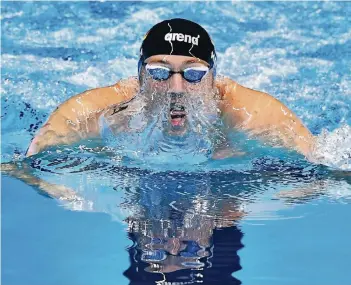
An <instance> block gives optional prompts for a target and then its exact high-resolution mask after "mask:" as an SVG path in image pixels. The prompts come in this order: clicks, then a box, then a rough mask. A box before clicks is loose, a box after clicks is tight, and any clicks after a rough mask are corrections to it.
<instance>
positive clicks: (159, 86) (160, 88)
mask: <svg viewBox="0 0 351 285" xmlns="http://www.w3.org/2000/svg"><path fill="white" fill-rule="evenodd" d="M145 83H146V84H145V86H146V90H148V91H149V92H157V93H163V92H166V91H167V90H168V89H169V84H168V81H156V80H153V79H149V80H146V82H145Z"/></svg>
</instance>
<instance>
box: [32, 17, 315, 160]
mask: <svg viewBox="0 0 351 285" xmlns="http://www.w3.org/2000/svg"><path fill="white" fill-rule="evenodd" d="M138 96H139V97H140V96H144V98H146V99H145V100H144V103H143V104H144V105H142V106H140V108H139V109H138V108H136V107H135V106H134V108H132V107H130V103H131V102H132V101H133V100H134V99H135V98H136V97H138ZM199 96H200V97H201V98H199ZM134 101H135V100H134ZM162 102H163V103H162ZM164 102H166V104H164ZM189 102H190V103H189ZM196 102H198V103H196ZM162 104H163V105H164V106H166V113H167V116H166V119H163V125H162V126H163V127H164V128H166V129H167V132H168V133H171V134H173V135H181V134H184V132H186V131H187V130H188V129H189V125H190V124H191V119H190V118H191V117H192V118H194V116H195V115H194V114H195V113H200V114H196V116H197V118H198V119H199V118H200V117H201V115H202V114H201V112H204V113H206V112H207V113H209V114H210V115H209V116H218V117H220V118H221V120H222V122H223V124H224V125H225V126H226V127H227V129H231V130H238V131H244V132H245V133H247V134H249V135H254V136H257V137H260V138H263V139H265V140H267V139H268V140H269V141H270V142H272V141H274V142H275V143H276V142H278V143H279V144H280V145H283V146H285V147H290V148H294V149H295V150H297V151H298V152H300V153H302V154H303V155H306V156H307V155H308V154H309V153H310V152H311V150H312V148H313V142H314V141H313V136H312V134H311V133H310V131H309V130H308V129H307V128H306V127H304V125H303V124H302V122H301V121H300V119H299V118H297V116H296V115H295V114H293V112H291V111H290V110H289V109H288V108H287V107H286V106H284V105H283V104H282V103H281V102H279V101H278V100H276V99H275V98H273V97H272V96H270V95H268V94H265V93H262V92H258V91H254V90H251V89H248V88H245V87H243V86H241V85H239V84H237V83H236V82H234V81H233V80H231V79H229V78H224V77H219V76H216V52H215V48H214V45H213V42H212V40H211V38H210V36H209V35H208V33H207V32H206V31H205V30H204V29H203V28H202V27H201V26H200V25H198V24H196V23H194V22H191V21H188V20H184V19H171V20H165V21H163V22H160V23H158V24H156V25H155V26H154V27H152V28H151V29H150V30H149V32H148V33H147V34H146V35H145V37H144V40H143V42H142V45H141V49H140V60H139V64H138V78H129V79H126V80H121V81H119V82H118V83H116V84H115V85H113V86H109V87H103V88H97V89H94V90H89V91H86V92H84V93H82V94H78V95H76V96H74V97H72V98H70V99H69V100H67V101H66V102H64V103H63V104H61V105H60V106H59V107H58V108H57V109H56V110H55V111H54V112H53V113H52V114H51V116H50V118H49V119H48V121H47V123H46V124H45V125H44V126H43V127H42V128H41V129H40V130H39V132H38V133H37V135H36V136H35V138H34V139H33V141H32V143H31V144H30V146H29V148H28V151H27V156H31V155H34V154H37V153H39V152H40V151H42V150H44V149H46V148H48V147H50V146H54V145H60V144H72V143H75V142H78V141H80V140H83V139H89V138H95V137H99V136H101V134H102V128H104V126H103V124H102V122H105V123H106V122H107V123H108V127H109V128H110V129H112V130H113V132H115V133H116V132H117V133H118V132H119V131H126V130H127V129H128V127H127V126H126V125H128V124H129V123H128V122H130V120H129V121H128V120H127V121H125V122H123V118H124V117H127V116H133V115H137V114H138V113H143V114H144V115H145V118H147V117H152V116H153V117H157V116H160V115H159V114H161V111H159V110H158V109H157V108H161V107H160V106H161V105H162ZM163 105H162V106H163ZM189 106H193V107H189ZM162 108H163V107H162ZM155 110H157V111H155ZM164 110H165V109H163V112H164ZM116 114H118V118H119V119H118V120H116V119H113V118H114V116H115V115H116ZM206 116H207V115H206ZM102 118H103V119H102ZM121 118H122V119H121ZM206 118H207V117H206ZM156 119H157V118H156ZM199 120H200V121H201V118H200V119H199ZM141 121H143V119H142V120H141ZM145 121H148V119H145ZM208 122H210V123H209V124H211V121H208ZM105 125H106V124H105ZM217 147H218V149H219V151H218V152H217V153H214V154H213V157H214V158H223V157H226V156H228V155H227V154H228V150H225V151H224V152H223V151H222V152H221V150H223V148H222V146H217ZM224 149H225V148H224Z"/></svg>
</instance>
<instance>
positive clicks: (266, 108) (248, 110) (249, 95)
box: [216, 77, 285, 124]
mask: <svg viewBox="0 0 351 285" xmlns="http://www.w3.org/2000/svg"><path fill="white" fill-rule="evenodd" d="M216 87H217V88H218V90H219V93H220V95H221V98H222V102H221V108H222V111H223V113H225V114H231V115H232V116H233V118H235V121H236V122H237V123H239V124H241V123H242V122H243V121H245V122H247V123H248V122H249V121H251V122H252V121H253V120H252V119H254V118H258V117H260V118H263V117H265V119H269V114H270V113H271V111H272V109H277V108H280V107H281V106H282V107H285V106H284V105H283V104H282V103H281V102H280V101H279V100H277V99H275V98H274V97H273V96H271V95H269V94H267V93H264V92H260V91H257V90H253V89H250V88H247V87H244V86H242V85H240V84H238V83H237V82H235V81H234V80H232V79H230V78H227V77H221V78H219V80H217V81H216Z"/></svg>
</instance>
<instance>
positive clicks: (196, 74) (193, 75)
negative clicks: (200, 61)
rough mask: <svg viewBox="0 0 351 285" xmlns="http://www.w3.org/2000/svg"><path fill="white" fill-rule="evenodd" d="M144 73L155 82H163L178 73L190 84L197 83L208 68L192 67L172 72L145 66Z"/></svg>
mask: <svg viewBox="0 0 351 285" xmlns="http://www.w3.org/2000/svg"><path fill="white" fill-rule="evenodd" d="M145 69H146V71H147V72H148V73H149V74H150V76H151V77H152V79H154V80H157V81H164V80H167V79H168V78H170V77H171V76H172V75H173V74H175V73H179V74H181V75H182V77H183V78H184V79H185V80H186V81H188V82H190V83H198V82H200V81H201V80H202V78H203V77H204V76H205V75H206V74H207V72H208V71H209V68H208V67H206V66H194V67H189V68H186V69H184V70H182V71H173V70H171V69H169V68H167V67H165V66H162V65H150V64H146V67H145Z"/></svg>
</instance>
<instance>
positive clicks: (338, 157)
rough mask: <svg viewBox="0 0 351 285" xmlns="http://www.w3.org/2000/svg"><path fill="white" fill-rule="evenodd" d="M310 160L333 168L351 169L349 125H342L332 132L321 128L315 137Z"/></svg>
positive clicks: (350, 131)
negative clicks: (320, 131)
mask: <svg viewBox="0 0 351 285" xmlns="http://www.w3.org/2000/svg"><path fill="white" fill-rule="evenodd" d="M310 160H311V161H312V162H314V163H319V164H323V165H327V166H330V167H332V168H334V169H338V170H347V171H351V127H350V126H348V125H344V126H342V127H340V128H337V129H335V130H334V131H332V132H328V131H327V130H323V131H322V133H321V134H320V135H318V136H317V138H316V146H315V149H314V151H313V153H312V154H311V157H310Z"/></svg>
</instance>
